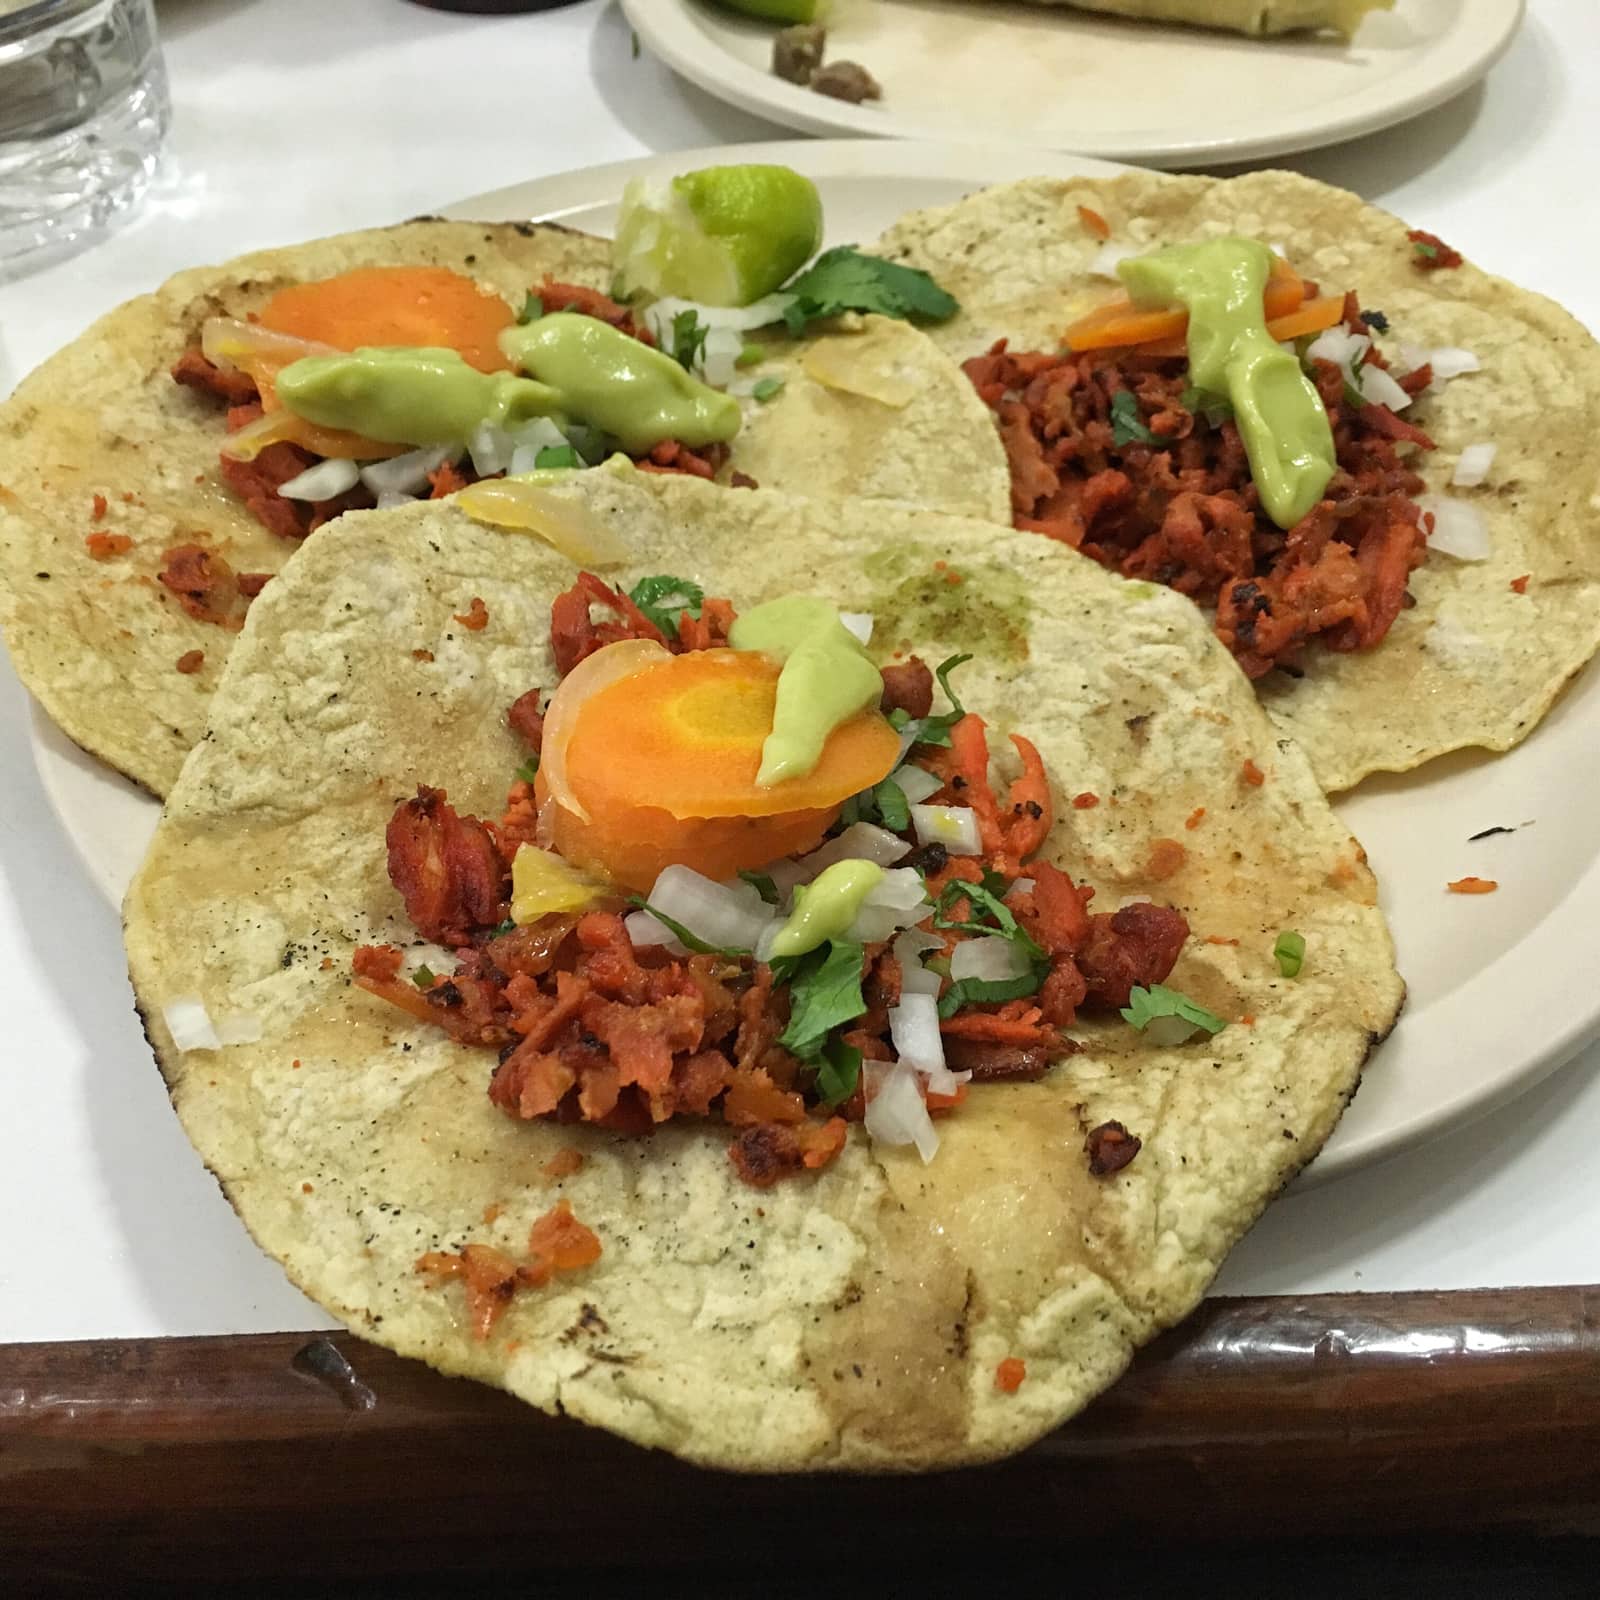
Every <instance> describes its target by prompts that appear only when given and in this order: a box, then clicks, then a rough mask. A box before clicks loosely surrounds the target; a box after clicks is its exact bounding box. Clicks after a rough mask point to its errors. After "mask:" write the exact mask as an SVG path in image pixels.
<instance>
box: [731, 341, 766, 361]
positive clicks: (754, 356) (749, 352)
mask: <svg viewBox="0 0 1600 1600" xmlns="http://www.w3.org/2000/svg"><path fill="white" fill-rule="evenodd" d="M766 354H767V347H766V346H765V345H764V344H754V343H751V344H745V345H742V346H741V347H740V350H739V353H738V355H736V356H735V357H734V358H733V364H734V366H736V367H754V366H758V365H759V364H760V363H761V362H762V361H763V360H765V358H766Z"/></svg>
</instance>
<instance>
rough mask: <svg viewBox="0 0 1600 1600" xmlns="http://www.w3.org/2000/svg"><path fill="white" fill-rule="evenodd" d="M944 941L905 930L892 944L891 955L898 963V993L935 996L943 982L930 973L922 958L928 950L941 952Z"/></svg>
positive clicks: (926, 934)
mask: <svg viewBox="0 0 1600 1600" xmlns="http://www.w3.org/2000/svg"><path fill="white" fill-rule="evenodd" d="M943 948H944V941H943V940H942V939H936V938H934V937H933V935H932V934H929V933H922V932H920V931H919V930H918V929H916V928H907V929H906V931H905V932H904V933H902V934H901V935H900V936H899V938H897V939H896V940H895V942H894V946H893V955H894V958H895V960H896V961H898V962H899V963H900V993H901V994H902V995H908V994H931V995H934V996H937V995H938V993H939V990H940V988H941V987H942V986H943V980H942V979H941V978H940V976H939V974H938V973H937V972H930V971H929V970H928V969H927V968H926V967H925V966H923V964H922V958H923V956H924V955H926V954H927V952H928V951H930V950H942V949H943Z"/></svg>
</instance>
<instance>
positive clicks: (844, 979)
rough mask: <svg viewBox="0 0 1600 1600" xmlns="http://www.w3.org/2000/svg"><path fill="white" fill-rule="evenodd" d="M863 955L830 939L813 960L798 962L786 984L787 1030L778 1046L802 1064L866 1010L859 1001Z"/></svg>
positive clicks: (855, 947)
mask: <svg viewBox="0 0 1600 1600" xmlns="http://www.w3.org/2000/svg"><path fill="white" fill-rule="evenodd" d="M865 965H866V951H865V950H864V949H863V948H862V947H861V946H860V945H858V944H851V943H849V942H848V941H846V940H842V939H830V940H829V941H828V943H827V945H826V946H824V948H823V951H822V952H821V959H820V960H819V959H817V957H816V956H811V957H808V958H807V959H806V960H804V961H802V962H801V964H800V965H799V967H798V968H797V969H796V970H795V973H794V976H793V978H792V979H791V980H790V984H789V1026H788V1027H787V1028H785V1029H784V1030H783V1032H782V1033H781V1034H780V1035H779V1036H778V1043H779V1044H781V1045H782V1046H783V1047H784V1049H785V1050H789V1051H792V1052H793V1053H794V1054H795V1055H797V1056H799V1057H800V1058H801V1059H802V1060H806V1061H809V1060H814V1059H815V1058H816V1056H817V1055H818V1054H820V1053H821V1051H822V1049H823V1046H824V1044H825V1042H826V1040H827V1037H828V1035H829V1034H830V1033H831V1032H832V1031H833V1030H834V1029H835V1028H837V1027H841V1026H842V1025H843V1024H845V1023H847V1022H853V1021H854V1020H855V1019H856V1018H857V1017H859V1016H861V1015H862V1014H863V1013H864V1012H865V1011H866V1009H867V1003H866V1001H865V1000H863V999H862V998H861V977H862V970H863V968H864V967H865Z"/></svg>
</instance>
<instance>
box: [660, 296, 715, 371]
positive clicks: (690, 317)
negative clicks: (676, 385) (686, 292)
mask: <svg viewBox="0 0 1600 1600" xmlns="http://www.w3.org/2000/svg"><path fill="white" fill-rule="evenodd" d="M710 331H711V330H710V329H709V328H707V327H705V326H704V325H703V324H702V323H701V321H700V316H699V313H698V312H696V311H695V310H694V308H693V307H692V306H691V307H690V308H689V310H687V311H680V312H678V314H677V315H676V316H675V317H673V319H672V348H671V349H670V350H669V351H668V352H667V354H668V355H670V356H671V357H672V359H673V360H674V361H676V362H677V363H678V365H679V366H680V367H682V368H683V370H684V371H685V372H692V371H693V370H694V364H695V362H696V361H698V360H699V359H700V355H701V352H702V351H703V350H704V349H705V345H706V335H707V334H708V333H709V332H710Z"/></svg>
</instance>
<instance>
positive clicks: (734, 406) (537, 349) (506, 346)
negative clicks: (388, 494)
mask: <svg viewBox="0 0 1600 1600" xmlns="http://www.w3.org/2000/svg"><path fill="white" fill-rule="evenodd" d="M500 348H501V349H502V350H503V351H504V352H505V355H506V357H507V359H508V360H510V361H512V362H514V363H515V364H516V365H517V366H519V367H520V368H522V370H523V371H524V372H525V373H528V374H530V376H527V377H518V376H516V375H515V374H513V373H510V372H493V373H489V372H479V371H478V369H477V368H476V367H474V366H471V365H470V364H469V363H468V362H467V361H465V360H464V359H463V358H462V357H461V356H460V355H459V354H458V353H457V352H456V351H454V350H436V349H426V348H411V347H393V348H388V347H386V348H372V349H363V350H356V351H354V352H352V353H351V354H349V355H337V356H307V357H305V358H304V359H303V360H300V361H295V362H291V363H290V364H289V365H288V366H287V367H285V368H284V369H283V371H282V372H280V373H279V374H278V380H277V391H278V397H279V399H281V400H282V402H283V404H284V405H285V406H286V407H287V408H288V409H289V410H290V411H292V412H294V414H295V415H296V416H299V417H304V418H305V419H306V421H308V422H314V423H317V424H318V425H319V426H320V427H324V428H343V429H348V430H349V431H351V432H353V433H360V434H364V435H365V436H366V437H367V438H369V439H381V440H383V441H384V442H385V443H386V444H413V445H438V444H462V443H464V442H465V441H466V440H468V439H470V438H471V437H472V435H473V434H474V433H475V432H476V431H477V430H478V428H479V427H481V426H483V425H484V424H485V423H490V424H493V425H494V426H497V427H502V428H515V427H517V426H518V425H519V424H520V423H524V422H529V421H531V420H532V419H533V418H535V417H551V418H553V419H554V420H555V421H556V422H557V423H558V424H565V423H567V422H571V421H580V422H584V423H587V424H588V425H589V426H590V427H592V428H596V429H598V430H599V431H600V432H602V433H607V434H610V435H612V436H613V437H614V438H615V439H616V440H617V441H618V442H619V443H620V444H621V446H622V448H623V449H624V450H627V451H630V452H633V453H635V454H641V453H643V452H644V451H646V450H649V449H650V448H651V447H652V446H653V445H657V444H660V443H661V442H662V440H664V439H678V440H681V441H682V442H683V443H684V444H686V445H690V446H692V447H693V446H699V445H707V444H725V443H726V442H727V441H728V440H730V439H732V438H733V436H734V435H735V434H736V433H737V432H738V431H739V421H740V411H739V402H738V401H737V400H735V399H733V398H732V397H731V396H730V395H725V394H721V393H719V392H718V391H717V390H715V389H711V388H708V387H707V386H706V385H705V384H703V383H701V382H699V381H698V380H697V379H695V378H692V377H690V375H689V374H688V373H687V372H685V371H684V370H683V368H682V367H680V366H679V365H678V363H677V362H676V361H674V360H673V359H672V357H671V356H667V355H663V354H662V353H661V351H659V350H656V349H652V348H651V347H650V346H649V345H646V344H642V343H640V341H639V340H637V339H631V338H629V337H628V335H627V334H625V333H619V332H618V331H617V330H616V329H615V328H613V327H611V326H609V324H607V323H604V322H601V321H599V320H598V319H596V318H594V317H585V316H580V315H577V314H576V313H572V312H557V313H556V314H555V315H553V316H548V317H540V318H539V319H538V320H537V321H535V322H530V323H528V324H527V325H526V326H525V327H519V328H508V329H507V330H506V331H505V333H503V334H502V335H501V337H500Z"/></svg>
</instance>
